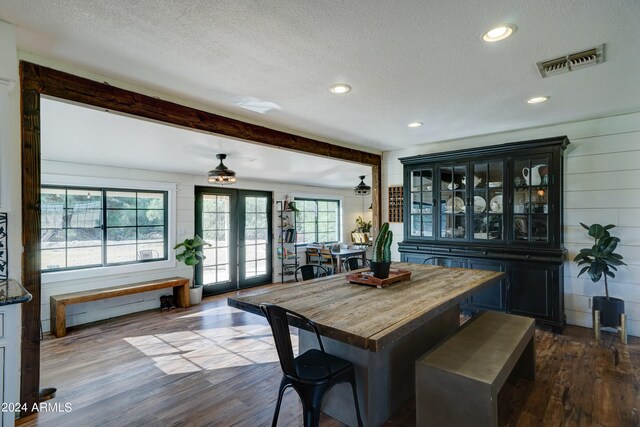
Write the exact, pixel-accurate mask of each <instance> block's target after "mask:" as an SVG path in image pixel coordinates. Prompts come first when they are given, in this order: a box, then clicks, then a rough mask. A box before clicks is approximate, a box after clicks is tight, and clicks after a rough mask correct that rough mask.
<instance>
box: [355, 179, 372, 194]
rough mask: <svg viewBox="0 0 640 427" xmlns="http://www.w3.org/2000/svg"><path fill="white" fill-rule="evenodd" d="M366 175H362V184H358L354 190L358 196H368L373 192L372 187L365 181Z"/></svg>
mask: <svg viewBox="0 0 640 427" xmlns="http://www.w3.org/2000/svg"><path fill="white" fill-rule="evenodd" d="M364 177H365V175H360V184H358V185H357V186H356V187H355V188H354V189H353V192H354V193H356V195H358V196H366V195H367V194H371V187H369V186H368V185H367V184H365V183H364Z"/></svg>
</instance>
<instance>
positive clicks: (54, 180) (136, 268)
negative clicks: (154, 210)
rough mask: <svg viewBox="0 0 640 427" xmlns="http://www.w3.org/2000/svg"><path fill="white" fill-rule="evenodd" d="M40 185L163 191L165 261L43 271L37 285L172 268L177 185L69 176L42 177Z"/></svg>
mask: <svg viewBox="0 0 640 427" xmlns="http://www.w3.org/2000/svg"><path fill="white" fill-rule="evenodd" d="M42 185H52V186H63V187H97V188H122V189H130V190H160V191H166V192H167V199H168V200H167V211H168V212H167V217H168V220H167V252H168V253H167V259H166V260H163V261H154V262H144V263H135V264H127V265H114V266H111V267H93V268H83V269H79V270H68V271H51V272H43V273H42V275H41V282H42V283H43V284H44V283H56V282H64V281H67V280H75V279H87V278H90V277H96V276H100V277H105V276H114V275H120V274H125V273H137V272H143V271H152V270H159V269H164V268H175V267H176V257H175V251H174V250H173V247H174V246H175V245H176V243H175V242H176V219H177V207H176V197H177V184H176V183H173V182H157V181H136V180H130V179H116V178H97V177H86V176H73V175H53V174H42Z"/></svg>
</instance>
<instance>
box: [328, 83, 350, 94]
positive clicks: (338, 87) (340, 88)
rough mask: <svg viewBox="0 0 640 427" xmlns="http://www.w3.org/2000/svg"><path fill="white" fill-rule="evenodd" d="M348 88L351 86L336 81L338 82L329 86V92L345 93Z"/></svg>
mask: <svg viewBox="0 0 640 427" xmlns="http://www.w3.org/2000/svg"><path fill="white" fill-rule="evenodd" d="M350 90H351V86H349V85H348V84H344V83H338V84H335V85H333V86H331V87H330V88H329V92H331V93H337V94H343V93H347V92H349V91H350Z"/></svg>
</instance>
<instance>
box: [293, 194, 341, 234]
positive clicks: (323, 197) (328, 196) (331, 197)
mask: <svg viewBox="0 0 640 427" xmlns="http://www.w3.org/2000/svg"><path fill="white" fill-rule="evenodd" d="M290 197H291V199H292V201H295V200H296V197H297V198H299V199H320V200H337V201H339V202H340V212H339V213H338V215H340V230H338V242H342V237H343V234H344V233H343V228H344V196H336V195H332V194H317V193H291V195H290ZM305 244H306V243H305ZM299 245H303V244H302V243H299Z"/></svg>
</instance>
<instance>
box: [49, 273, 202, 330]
mask: <svg viewBox="0 0 640 427" xmlns="http://www.w3.org/2000/svg"><path fill="white" fill-rule="evenodd" d="M165 288H173V297H174V298H175V301H176V304H177V305H179V306H180V307H184V308H186V307H189V306H190V305H191V304H190V302H189V279H185V278H184V277H170V278H168V279H159V280H152V281H149V282H139V283H131V284H127V285H119V286H112V287H109V288H102V289H94V290H90V291H80V292H72V293H69V294H62V295H52V296H51V298H50V300H49V303H50V305H51V333H52V334H53V335H55V336H56V337H58V338H60V337H63V336H65V335H66V334H67V326H66V323H67V322H66V315H67V305H70V304H78V303H81V302H89V301H97V300H101V299H107V298H114V297H120V296H123V295H131V294H137V293H140V292H147V291H155V290H157V289H165Z"/></svg>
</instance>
